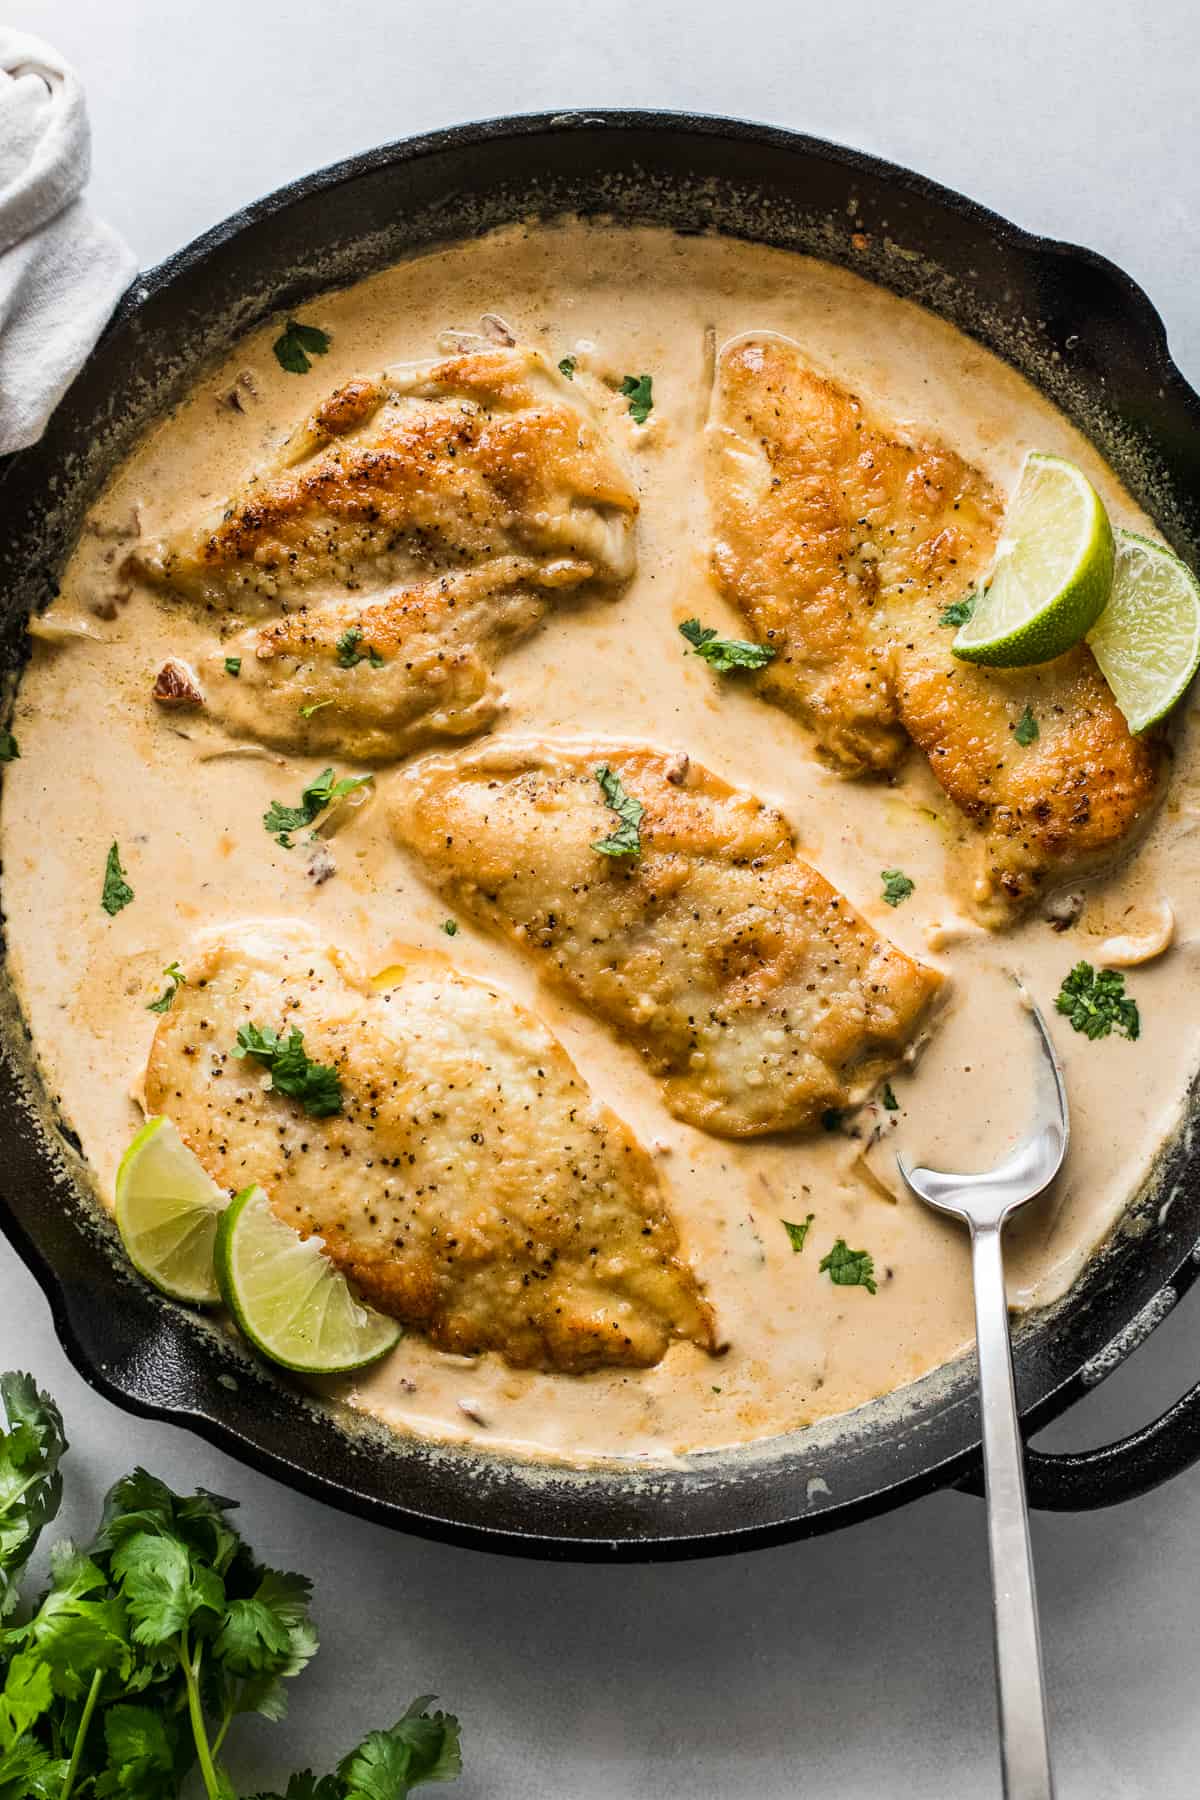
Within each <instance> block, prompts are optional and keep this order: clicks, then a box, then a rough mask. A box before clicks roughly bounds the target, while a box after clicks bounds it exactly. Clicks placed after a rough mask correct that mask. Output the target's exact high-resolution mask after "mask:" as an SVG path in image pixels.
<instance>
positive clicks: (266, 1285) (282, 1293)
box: [214, 1187, 401, 1375]
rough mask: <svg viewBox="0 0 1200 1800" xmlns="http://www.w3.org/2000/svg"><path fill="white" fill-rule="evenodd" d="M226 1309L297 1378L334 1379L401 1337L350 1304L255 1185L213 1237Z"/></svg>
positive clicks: (314, 1245) (342, 1285)
mask: <svg viewBox="0 0 1200 1800" xmlns="http://www.w3.org/2000/svg"><path fill="white" fill-rule="evenodd" d="M214 1260H215V1263H216V1270H217V1280H218V1281H219V1282H220V1284H221V1293H222V1296H223V1297H224V1300H225V1304H226V1306H228V1308H229V1310H230V1311H231V1312H232V1314H233V1316H234V1318H235V1319H236V1320H237V1322H238V1324H239V1325H240V1326H241V1328H242V1330H243V1332H244V1333H245V1335H246V1336H247V1337H248V1338H249V1340H250V1342H251V1343H252V1344H253V1345H254V1347H255V1349H256V1350H261V1352H262V1354H263V1355H264V1356H268V1357H270V1359H271V1361H272V1362H276V1363H282V1365H283V1367H284V1368H285V1369H296V1370H298V1371H299V1372H300V1373H301V1374H303V1375H336V1374H340V1373H342V1372H344V1371H345V1370H347V1369H361V1368H363V1367H365V1365H366V1364H367V1363H373V1362H375V1361H376V1360H377V1359H378V1358H379V1357H381V1356H385V1355H386V1354H387V1352H388V1351H389V1350H391V1349H393V1348H394V1347H395V1345H396V1343H397V1342H398V1340H399V1338H400V1336H401V1332H400V1327H399V1326H398V1325H397V1323H396V1321H395V1320H394V1319H388V1318H385V1317H384V1315H383V1314H382V1313H377V1312H375V1311H373V1310H372V1308H371V1307H369V1306H364V1305H363V1304H362V1302H361V1301H360V1300H356V1299H355V1297H354V1294H353V1291H352V1290H351V1287H350V1283H349V1282H348V1281H347V1280H346V1277H345V1276H344V1275H341V1274H339V1273H338V1271H337V1270H336V1269H335V1268H334V1266H333V1264H332V1263H331V1262H330V1261H329V1259H328V1257H326V1256H325V1255H324V1254H323V1252H322V1248H321V1239H320V1238H319V1237H309V1238H302V1237H301V1236H300V1235H299V1233H298V1232H295V1231H293V1230H292V1228H291V1226H290V1225H285V1224H284V1223H283V1221H282V1220H281V1219H277V1218H276V1217H275V1214H274V1213H273V1212H272V1210H271V1202H270V1201H269V1200H268V1199H267V1196H266V1194H265V1193H264V1192H263V1190H262V1188H260V1187H248V1188H243V1189H242V1191H241V1193H240V1194H238V1195H237V1197H236V1198H235V1199H234V1200H233V1201H232V1202H231V1203H230V1206H229V1210H228V1211H227V1212H226V1213H225V1215H224V1216H223V1218H222V1220H221V1228H220V1230H219V1231H218V1233H217V1248H216V1256H215V1259H214Z"/></svg>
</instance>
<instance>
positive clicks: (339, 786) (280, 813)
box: [0, 769, 373, 1800]
mask: <svg viewBox="0 0 1200 1800" xmlns="http://www.w3.org/2000/svg"><path fill="white" fill-rule="evenodd" d="M372 779H373V777H372V776H370V775H344V776H343V777H342V779H341V780H340V781H335V780H334V778H333V770H332V769H322V771H321V773H320V774H319V775H318V776H317V779H316V780H315V781H310V782H309V784H308V786H307V787H306V788H305V789H304V792H303V793H302V794H301V796H300V804H299V806H285V805H284V803H283V801H281V800H272V802H271V804H270V806H268V808H267V810H266V812H265V813H264V814H263V825H264V826H265V828H266V829H267V830H268V831H269V832H270V833H271V836H272V837H273V838H274V839H275V842H276V843H277V844H282V845H283V848H284V849H285V850H290V849H291V848H292V845H293V842H294V839H293V837H292V833H293V832H294V831H303V830H304V828H305V826H306V825H311V824H312V823H313V821H314V819H316V818H318V817H319V815H320V814H321V813H323V812H324V811H325V808H326V807H327V806H330V805H332V803H333V801H335V800H341V799H343V798H344V797H345V796H346V795H347V794H352V793H353V792H354V790H355V789H356V788H360V787H365V786H366V784H367V783H368V781H371V780H372ZM0 1800H3V1797H2V1796H0Z"/></svg>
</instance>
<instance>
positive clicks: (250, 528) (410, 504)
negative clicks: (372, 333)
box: [131, 349, 637, 612]
mask: <svg viewBox="0 0 1200 1800" xmlns="http://www.w3.org/2000/svg"><path fill="white" fill-rule="evenodd" d="M636 512H637V499H636V496H635V495H634V492H633V490H632V488H631V486H630V484H629V481H628V479H627V477H626V476H625V473H624V471H623V470H622V469H621V467H620V465H619V464H618V462H617V461H616V459H615V457H614V455H613V453H612V451H611V450H610V448H609V447H608V445H607V444H606V443H605V441H604V438H603V436H602V434H601V432H600V430H599V428H598V425H597V423H596V421H595V420H594V418H593V417H592V416H591V413H590V410H589V409H588V406H587V402H586V399H585V398H584V397H583V395H582V394H581V393H577V392H575V391H574V390H573V389H572V386H571V384H570V383H568V382H566V381H563V380H561V379H560V378H559V377H557V376H556V375H555V374H554V373H553V371H551V370H550V369H549V367H548V366H547V364H546V363H545V361H544V360H543V358H542V357H541V356H540V355H538V353H537V352H536V351H532V350H527V349H511V350H499V349H497V350H491V351H480V352H475V353H473V354H469V355H463V356H456V357H450V358H447V359H446V360H444V361H441V362H436V363H432V364H420V365H412V366H409V367H404V368H398V369H394V370H389V371H387V372H386V373H385V374H383V375H382V376H380V377H378V378H377V379H363V380H356V381H352V382H350V383H347V384H346V385H345V386H344V387H342V388H341V389H339V390H338V391H337V392H336V393H334V394H332V395H329V396H328V397H327V398H326V399H325V400H324V401H323V402H322V403H321V405H320V406H319V407H318V408H317V410H316V412H315V413H314V414H313V416H312V417H311V419H310V420H309V421H308V422H307V424H306V425H304V426H303V427H302V428H301V429H300V430H299V431H298V432H297V433H296V434H295V435H294V436H293V438H292V439H290V440H289V442H288V443H287V444H286V445H285V446H284V448H283V451H282V452H281V454H280V456H279V457H278V459H277V460H276V461H275V462H274V463H273V464H270V465H268V466H267V467H265V468H264V469H262V470H261V471H259V472H258V473H257V474H256V475H255V476H254V477H253V478H252V479H251V481H250V482H248V483H247V485H246V486H245V487H244V488H243V489H242V491H241V492H240V493H237V494H234V495H233V496H232V497H231V498H230V499H229V500H228V501H227V502H225V504H224V505H223V506H222V507H221V508H220V509H219V510H218V511H217V512H216V513H214V514H213V515H211V516H210V517H209V518H207V519H205V520H202V521H201V522H200V523H199V524H198V525H197V526H196V527H195V528H193V529H192V530H189V531H184V532H181V533H180V534H178V535H177V536H175V537H173V538H169V539H167V540H165V541H164V542H161V543H157V544H150V545H144V546H141V547H139V549H138V550H136V551H135V552H134V554H133V557H132V559H131V560H132V563H133V566H134V568H135V569H137V570H138V571H140V572H141V573H142V574H144V575H145V576H146V577H147V578H148V579H149V580H151V581H152V582H154V583H156V584H157V585H158V586H160V587H163V588H167V589H169V590H171V591H172V592H173V593H175V594H178V595H182V596H183V597H185V598H188V599H190V600H193V601H196V602H199V603H201V604H203V605H205V606H208V607H212V608H215V609H221V610H232V611H259V612H262V611H270V612H274V611H279V610H285V609H286V608H287V606H288V605H290V604H294V603H295V602H296V601H297V600H299V599H301V598H303V597H305V596H310V597H311V596H313V595H315V594H316V593H317V592H318V591H325V592H345V591H347V590H349V591H351V592H358V591H366V592H372V591H374V592H378V591H379V590H380V589H382V588H384V587H387V586H389V585H391V584H393V583H395V582H415V581H421V580H424V579H426V578H428V576H429V575H430V574H434V573H441V572H443V571H445V570H448V569H460V568H464V567H467V566H471V565H477V564H481V563H485V562H489V561H492V560H494V559H495V558H498V557H507V556H523V557H527V558H529V559H531V562H532V563H534V564H535V565H536V566H535V567H533V568H531V579H534V580H537V579H542V578H544V579H546V580H548V581H549V583H550V584H551V585H553V586H562V585H564V583H565V582H568V581H574V582H582V581H588V580H591V579H596V580H599V581H602V582H617V581H622V580H624V579H626V578H627V577H628V575H629V574H630V573H631V572H632V568H633V545H632V530H633V520H634V516H635V514H636Z"/></svg>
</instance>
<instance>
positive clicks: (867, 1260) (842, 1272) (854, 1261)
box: [818, 1238, 878, 1294]
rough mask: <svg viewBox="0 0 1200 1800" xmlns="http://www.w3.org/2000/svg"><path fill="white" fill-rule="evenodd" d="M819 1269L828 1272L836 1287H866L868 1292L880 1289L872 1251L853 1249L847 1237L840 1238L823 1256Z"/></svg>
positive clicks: (824, 1272) (822, 1272)
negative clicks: (877, 1284) (877, 1285)
mask: <svg viewBox="0 0 1200 1800" xmlns="http://www.w3.org/2000/svg"><path fill="white" fill-rule="evenodd" d="M818 1269H819V1271H820V1273H821V1274H822V1275H824V1274H828V1276H829V1279H830V1281H832V1282H833V1284H834V1286H835V1287H865V1288H866V1290H867V1292H868V1294H874V1293H876V1292H877V1291H878V1290H877V1288H876V1283H875V1261H874V1258H873V1257H872V1255H871V1253H870V1251H869V1250H851V1248H850V1246H849V1245H848V1244H847V1242H846V1240H845V1238H838V1240H837V1242H836V1243H835V1244H834V1246H833V1249H832V1250H830V1251H829V1253H828V1255H826V1256H823V1257H822V1258H821V1261H820V1263H819V1264H818Z"/></svg>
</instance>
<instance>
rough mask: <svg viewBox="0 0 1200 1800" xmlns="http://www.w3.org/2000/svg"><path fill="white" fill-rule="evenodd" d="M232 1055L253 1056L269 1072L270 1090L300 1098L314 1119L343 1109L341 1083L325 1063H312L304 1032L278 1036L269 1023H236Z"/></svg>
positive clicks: (332, 1069) (289, 1096)
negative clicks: (266, 1024) (236, 1030)
mask: <svg viewBox="0 0 1200 1800" xmlns="http://www.w3.org/2000/svg"><path fill="white" fill-rule="evenodd" d="M233 1054H234V1055H235V1056H253V1057H254V1058H255V1060H256V1061H257V1062H260V1063H263V1064H264V1065H265V1066H266V1067H267V1068H268V1069H269V1070H270V1071H271V1090H272V1092H273V1093H276V1094H286V1095H287V1097H288V1099H289V1100H299V1102H300V1104H301V1106H302V1107H303V1108H304V1110H305V1112H306V1113H308V1114H309V1115H310V1116H311V1117H312V1118H314V1119H327V1118H329V1117H330V1116H331V1114H333V1113H340V1112H341V1110H342V1083H341V1079H340V1077H339V1075H338V1072H337V1070H336V1069H334V1068H332V1067H330V1065H329V1064H328V1063H319V1062H313V1061H312V1059H311V1058H310V1057H309V1056H306V1055H305V1051H304V1033H303V1032H302V1031H297V1030H292V1031H290V1032H289V1033H288V1035H287V1037H286V1038H283V1037H280V1036H279V1035H278V1034H277V1033H276V1032H274V1031H272V1030H271V1027H270V1026H269V1025H268V1026H267V1027H266V1028H265V1029H264V1030H262V1031H260V1030H259V1028H258V1026H257V1025H239V1027H238V1034H237V1043H236V1044H235V1045H234V1050H233Z"/></svg>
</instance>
